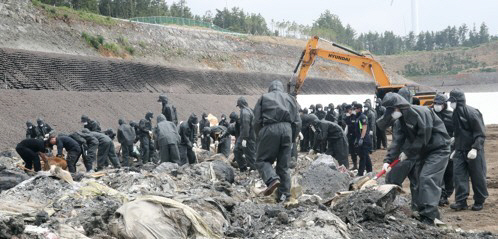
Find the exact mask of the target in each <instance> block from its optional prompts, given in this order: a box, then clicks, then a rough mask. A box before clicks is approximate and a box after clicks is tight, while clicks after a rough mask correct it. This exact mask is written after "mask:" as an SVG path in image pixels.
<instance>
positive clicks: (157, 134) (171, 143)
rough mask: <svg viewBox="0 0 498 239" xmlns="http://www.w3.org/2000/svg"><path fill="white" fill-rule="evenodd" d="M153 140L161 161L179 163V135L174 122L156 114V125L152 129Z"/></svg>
mask: <svg viewBox="0 0 498 239" xmlns="http://www.w3.org/2000/svg"><path fill="white" fill-rule="evenodd" d="M154 142H155V143H156V145H155V146H156V148H157V149H159V156H160V157H161V163H164V162H170V163H176V164H180V151H179V150H178V144H179V143H180V135H179V134H178V130H177V128H176V125H175V123H173V122H171V121H167V120H166V116H164V115H163V114H160V115H159V116H157V127H156V128H155V129H154Z"/></svg>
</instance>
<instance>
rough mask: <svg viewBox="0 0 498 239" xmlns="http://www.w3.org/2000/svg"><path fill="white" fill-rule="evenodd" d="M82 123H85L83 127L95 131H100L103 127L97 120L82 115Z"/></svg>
mask: <svg viewBox="0 0 498 239" xmlns="http://www.w3.org/2000/svg"><path fill="white" fill-rule="evenodd" d="M81 123H83V128H85V129H88V130H90V131H93V132H100V131H102V129H101V128H100V124H99V122H98V121H96V120H91V119H90V118H89V117H88V116H86V115H82V116H81Z"/></svg>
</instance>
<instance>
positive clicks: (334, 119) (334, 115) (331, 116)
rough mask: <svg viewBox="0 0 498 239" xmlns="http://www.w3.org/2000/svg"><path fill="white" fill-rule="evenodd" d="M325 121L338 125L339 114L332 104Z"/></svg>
mask: <svg viewBox="0 0 498 239" xmlns="http://www.w3.org/2000/svg"><path fill="white" fill-rule="evenodd" d="M325 120H327V121H330V122H335V123H337V113H336V112H335V107H334V104H332V103H330V104H329V107H328V110H327V115H325Z"/></svg>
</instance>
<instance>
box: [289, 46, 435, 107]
mask: <svg viewBox="0 0 498 239" xmlns="http://www.w3.org/2000/svg"><path fill="white" fill-rule="evenodd" d="M318 40H319V38H318V37H317V36H314V37H312V38H311V39H310V40H308V43H306V47H305V48H304V51H303V53H302V55H301V58H300V59H299V62H298V64H297V66H296V68H295V69H294V74H296V73H297V72H298V71H299V74H298V75H297V78H296V80H295V82H292V80H293V79H292V78H291V80H290V81H289V84H288V92H289V93H290V94H293V95H298V94H299V92H300V90H301V87H302V86H303V83H304V80H305V79H306V76H307V74H308V71H309V69H310V68H311V66H312V65H313V63H314V61H315V59H316V57H321V58H323V59H327V60H331V61H335V62H338V63H342V64H346V65H350V66H353V67H356V68H358V69H360V70H362V71H364V72H366V73H367V74H369V75H370V76H372V77H373V78H374V80H375V84H376V91H375V95H376V97H377V98H380V99H382V98H384V95H386V94H387V93H388V92H398V90H399V89H401V88H403V87H405V86H407V85H392V84H391V82H390V81H389V78H388V76H387V74H386V73H385V71H384V69H383V68H382V66H381V65H380V63H379V62H377V61H376V60H374V59H373V58H370V57H367V56H365V55H363V54H361V53H358V52H356V51H354V50H351V49H349V48H346V47H343V46H341V45H338V44H336V43H332V45H333V46H334V47H337V48H339V49H342V50H344V51H346V52H349V53H351V54H346V53H340V52H336V51H330V50H324V49H320V48H317V45H318ZM292 85H294V91H292V89H291V88H292ZM407 87H408V88H409V89H410V91H412V93H413V94H414V100H415V101H418V104H419V105H426V106H431V105H432V103H433V100H434V97H435V95H436V93H435V92H418V88H417V87H415V86H407Z"/></svg>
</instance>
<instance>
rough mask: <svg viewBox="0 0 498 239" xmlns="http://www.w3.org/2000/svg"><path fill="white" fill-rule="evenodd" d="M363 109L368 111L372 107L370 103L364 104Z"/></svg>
mask: <svg viewBox="0 0 498 239" xmlns="http://www.w3.org/2000/svg"><path fill="white" fill-rule="evenodd" d="M363 106H364V107H365V108H367V109H368V110H371V109H372V105H370V102H366V103H365V105H363Z"/></svg>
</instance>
